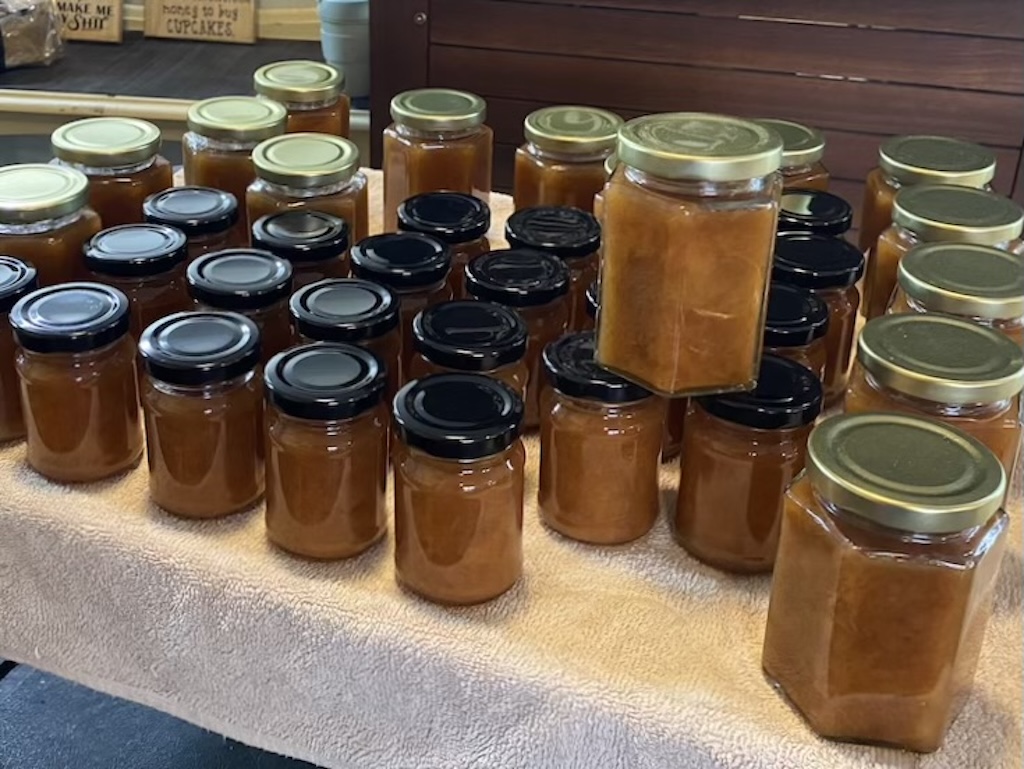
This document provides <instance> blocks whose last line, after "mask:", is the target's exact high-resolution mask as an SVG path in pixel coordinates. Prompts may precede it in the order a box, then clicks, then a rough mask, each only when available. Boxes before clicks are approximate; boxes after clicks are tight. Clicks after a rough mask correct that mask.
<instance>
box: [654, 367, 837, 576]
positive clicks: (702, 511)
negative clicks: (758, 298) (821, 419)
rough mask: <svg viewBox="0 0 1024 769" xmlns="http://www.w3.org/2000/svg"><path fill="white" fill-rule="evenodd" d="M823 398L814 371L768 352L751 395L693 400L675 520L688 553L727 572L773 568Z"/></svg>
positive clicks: (688, 420) (685, 440) (684, 447)
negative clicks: (787, 503) (791, 491)
mask: <svg viewBox="0 0 1024 769" xmlns="http://www.w3.org/2000/svg"><path fill="white" fill-rule="evenodd" d="M821 396H822V390H821V383H820V382H819V381H818V378H817V377H816V376H815V375H814V373H813V372H812V371H811V370H810V369H808V368H807V367H805V366H801V365H800V364H798V363H794V362H793V361H791V360H786V359H784V358H779V357H777V356H774V355H765V356H764V358H763V359H762V360H761V370H760V372H759V374H758V378H757V387H755V388H754V389H753V390H751V391H750V392H745V393H728V394H725V395H711V396H705V397H702V398H694V399H691V401H690V410H689V411H688V412H687V415H686V429H685V431H684V433H683V435H684V438H683V460H682V473H681V476H680V481H679V496H678V498H677V501H676V511H675V519H674V522H673V523H674V525H673V533H674V535H675V538H676V540H677V541H678V542H679V544H680V545H682V546H683V547H684V548H685V549H686V551H687V552H688V553H690V554H691V555H692V556H694V557H695V558H697V559H698V560H700V561H703V562H704V563H707V564H710V565H711V566H714V567H715V568H717V569H722V570H723V571H729V572H737V573H753V572H764V571H771V569H772V566H773V565H774V564H775V553H776V550H777V548H778V542H779V526H780V523H781V520H782V503H783V495H784V493H785V491H786V487H787V486H789V484H790V483H791V482H792V480H793V479H794V478H795V477H797V476H798V475H799V474H800V473H801V472H802V471H803V469H804V459H805V455H806V451H807V437H808V435H810V432H811V428H812V427H813V425H814V420H815V419H816V418H817V416H818V414H819V413H820V412H821Z"/></svg>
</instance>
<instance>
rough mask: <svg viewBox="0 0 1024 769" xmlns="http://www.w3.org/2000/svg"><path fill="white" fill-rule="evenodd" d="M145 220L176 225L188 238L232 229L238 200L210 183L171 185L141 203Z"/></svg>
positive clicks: (235, 220) (236, 217) (171, 225)
mask: <svg viewBox="0 0 1024 769" xmlns="http://www.w3.org/2000/svg"><path fill="white" fill-rule="evenodd" d="M142 213H143V215H144V216H145V217H146V221H147V222H150V223H152V224H166V225H167V226H169V227H177V228H178V229H179V230H181V231H182V232H184V233H185V235H186V236H187V237H189V238H192V237H195V236H197V235H212V234H214V233H217V232H224V231H225V230H229V229H231V228H232V227H233V226H234V225H235V222H237V221H238V201H237V200H235V196H234V195H232V194H231V193H230V192H224V191H222V190H215V189H213V187H171V188H169V189H166V190H163V191H162V192H157V193H154V194H153V195H150V196H149V197H148V198H146V200H145V202H144V203H143V204H142Z"/></svg>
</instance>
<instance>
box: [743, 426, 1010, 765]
mask: <svg viewBox="0 0 1024 769" xmlns="http://www.w3.org/2000/svg"><path fill="white" fill-rule="evenodd" d="M1005 493H1006V479H1005V476H1004V473H1003V471H1002V469H1001V468H1000V466H999V463H998V462H997V461H996V460H995V458H994V457H993V456H992V455H991V452H989V451H987V450H986V449H985V447H984V446H982V445H981V444H980V443H978V442H977V441H976V440H974V439H973V438H970V437H969V436H967V435H964V434H963V433H961V432H959V431H958V430H954V429H952V428H950V427H949V426H947V425H943V424H940V423H938V422H934V421H932V420H926V419H920V418H916V417H909V416H898V415H894V414H858V415H845V416H837V417H833V418H832V419H827V420H825V421H824V422H822V423H821V424H820V425H819V426H818V427H817V428H816V429H815V430H814V431H813V432H812V433H811V437H810V440H809V441H808V446H807V471H806V473H805V474H804V475H803V476H801V477H800V478H799V479H798V480H797V482H796V483H794V484H793V485H792V486H791V487H790V488H789V490H788V491H787V492H786V501H785V510H784V512H783V520H782V533H781V536H780V538H779V552H778V558H777V560H776V563H775V573H774V575H773V577H772V590H771V600H770V603H769V607H768V624H767V628H766V631H765V639H764V653H763V656H762V663H763V665H764V670H765V672H766V673H767V674H768V676H769V677H770V678H771V679H772V680H773V681H774V682H775V683H776V685H777V686H778V687H779V688H780V689H781V690H782V692H784V693H785V694H786V696H787V697H788V698H789V700H790V702H791V703H792V704H793V705H794V706H795V707H796V709H797V710H798V711H800V713H801V714H802V715H803V716H804V717H805V718H806V719H807V721H808V723H809V724H810V726H811V728H812V729H814V731H816V732H817V733H818V734H820V735H821V736H823V737H828V738H831V739H837V740H849V741H854V742H870V743H882V744H887V745H894V746H896V747H900V748H906V749H909V750H916V751H921V752H930V751H933V750H936V749H937V748H938V747H939V746H940V745H941V744H942V740H943V737H944V735H945V732H946V729H947V728H948V727H949V724H950V723H951V722H952V720H953V719H954V718H955V717H956V715H957V712H958V711H959V709H960V707H961V706H962V705H963V703H964V701H965V700H966V698H967V697H966V695H967V693H968V691H969V689H970V687H971V683H972V680H973V678H974V671H975V668H976V667H977V663H978V655H979V652H980V651H981V645H982V638H983V637H984V635H985V625H986V624H987V623H988V617H989V614H990V611H991V606H992V595H993V592H994V588H995V584H996V579H997V576H998V574H999V564H1000V561H1001V560H1002V557H1003V551H1004V549H1005V544H1006V529H1007V516H1006V514H1005V513H1004V512H1002V511H1001V510H1000V509H999V508H1000V505H1001V504H1002V501H1003V497H1004V495H1005Z"/></svg>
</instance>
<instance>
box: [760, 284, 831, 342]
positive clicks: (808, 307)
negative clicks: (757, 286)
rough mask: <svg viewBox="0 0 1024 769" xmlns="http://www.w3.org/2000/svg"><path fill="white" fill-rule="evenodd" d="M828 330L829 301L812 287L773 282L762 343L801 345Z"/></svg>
mask: <svg viewBox="0 0 1024 769" xmlns="http://www.w3.org/2000/svg"><path fill="white" fill-rule="evenodd" d="M826 331H828V305H827V304H825V302H824V301H823V300H822V299H820V298H819V297H818V296H817V294H815V293H814V292H813V291H809V290H808V289H806V288H798V287H797V286H789V285H786V284H785V283H772V286H771V290H770V291H769V292H768V310H767V312H766V313H765V321H764V344H765V347H803V346H804V345H808V344H810V343H811V342H813V341H814V340H815V339H820V338H821V337H823V336H825V332H826Z"/></svg>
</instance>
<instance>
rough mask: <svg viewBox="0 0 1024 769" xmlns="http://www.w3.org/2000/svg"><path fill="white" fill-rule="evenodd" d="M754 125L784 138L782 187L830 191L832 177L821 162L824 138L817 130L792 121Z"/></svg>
mask: <svg viewBox="0 0 1024 769" xmlns="http://www.w3.org/2000/svg"><path fill="white" fill-rule="evenodd" d="M754 122H755V123H758V124H759V125H762V126H764V127H765V128H770V129H771V130H773V131H775V132H776V133H777V134H778V135H779V136H781V137H782V166H781V168H779V171H780V172H781V173H782V187H783V189H784V190H792V189H811V190H822V191H824V190H827V189H828V184H829V181H830V179H831V176H830V174H829V172H828V169H827V168H826V167H825V164H824V163H822V161H821V159H822V158H823V157H824V156H825V135H824V134H822V132H821V131H819V130H818V129H817V128H811V127H810V126H806V125H803V124H801V123H794V122H792V121H789V120H774V119H768V118H764V119H760V120H755V121H754Z"/></svg>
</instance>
